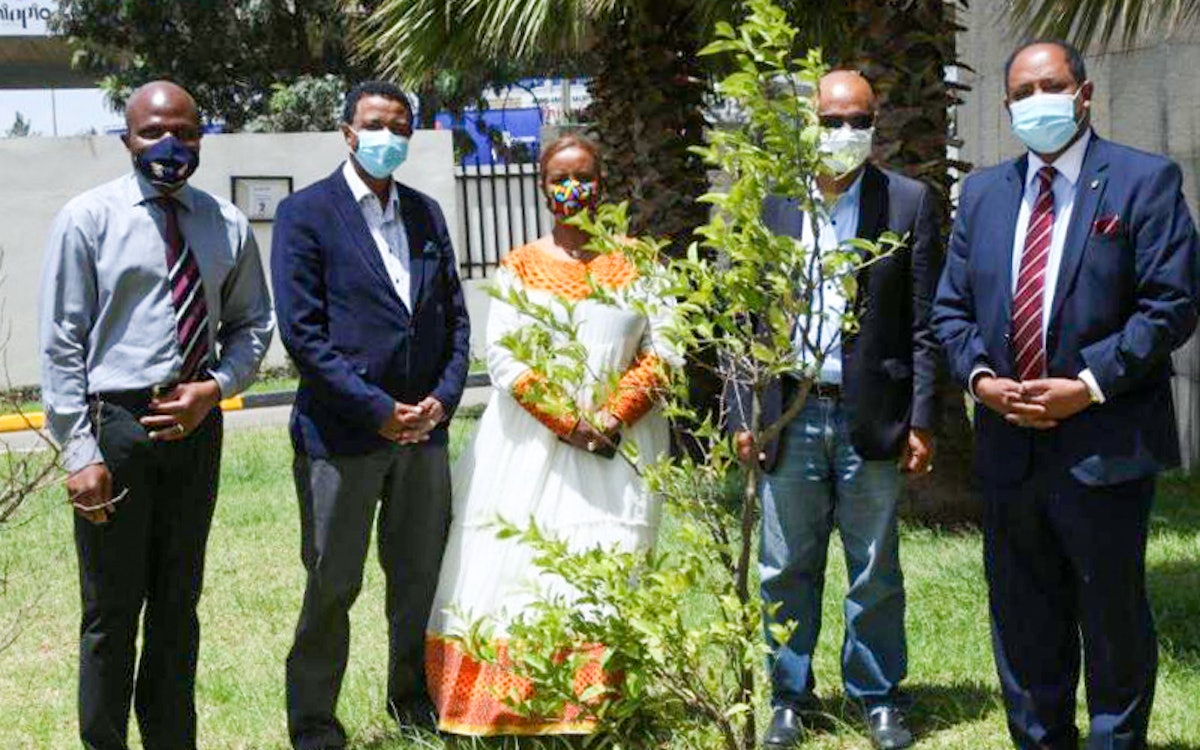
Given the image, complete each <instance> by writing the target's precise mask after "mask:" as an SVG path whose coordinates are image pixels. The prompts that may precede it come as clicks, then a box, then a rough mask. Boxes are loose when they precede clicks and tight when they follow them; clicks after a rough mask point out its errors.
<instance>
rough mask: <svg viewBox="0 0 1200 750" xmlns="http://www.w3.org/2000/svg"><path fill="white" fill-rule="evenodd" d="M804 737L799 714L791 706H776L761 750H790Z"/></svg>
mask: <svg viewBox="0 0 1200 750" xmlns="http://www.w3.org/2000/svg"><path fill="white" fill-rule="evenodd" d="M803 737H804V724H803V723H802V722H801V721H800V712H799V711H797V710H796V709H795V708H792V707H791V706H776V707H775V710H774V711H772V712H771V723H770V724H769V725H768V726H767V733H766V734H765V735H763V750H792V748H794V747H796V745H798V744H799V743H800V740H801V739H803Z"/></svg>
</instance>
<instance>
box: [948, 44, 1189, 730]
mask: <svg viewBox="0 0 1200 750" xmlns="http://www.w3.org/2000/svg"><path fill="white" fill-rule="evenodd" d="M1005 81H1006V92H1007V99H1006V104H1007V106H1008V109H1009V112H1010V114H1011V117H1012V127H1013V130H1014V132H1015V133H1016V134H1017V136H1018V137H1019V138H1020V139H1021V140H1022V141H1023V142H1024V143H1025V145H1026V147H1027V148H1028V153H1027V154H1026V155H1024V156H1022V157H1020V158H1018V159H1015V160H1013V161H1009V162H1005V163H1004V164H1001V165H999V166H997V167H993V168H991V169H987V170H984V171H981V172H979V173H977V174H973V175H971V176H970V177H969V178H968V179H967V180H966V182H965V183H964V185H963V190H962V196H961V199H960V202H959V208H958V215H957V217H956V220H955V225H954V231H953V234H952V236H951V240H950V252H949V258H948V260H947V263H946V269H945V272H944V275H943V277H942V280H941V285H940V287H939V290H938V297H937V303H936V308H935V313H934V325H935V328H936V330H937V334H938V337H939V338H940V339H941V340H942V343H943V344H944V345H945V348H946V352H947V355H948V358H949V361H950V368H951V371H952V372H953V374H954V376H955V377H956V378H957V379H958V380H959V381H960V382H961V383H962V384H963V385H964V386H965V387H968V388H970V390H971V392H972V394H973V395H974V396H975V398H976V399H977V401H978V402H979V405H978V406H977V407H976V409H975V432H976V471H977V473H978V475H979V477H980V479H981V486H982V489H983V497H984V514H985V515H984V524H985V525H984V557H985V562H986V568H987V579H988V589H989V597H990V604H991V616H992V633H993V646H994V650H995V656H996V666H997V670H998V671H999V675H1000V684H1001V687H1002V689H1003V693H1004V700H1005V704H1006V707H1007V709H1008V723H1009V729H1010V731H1011V733H1012V737H1013V741H1014V742H1015V743H1016V745H1017V747H1020V748H1072V749H1073V748H1075V747H1077V744H1078V736H1079V733H1078V730H1077V729H1076V727H1075V721H1074V717H1075V689H1076V685H1077V683H1078V681H1079V671H1080V646H1081V644H1080V634H1081V633H1082V651H1083V657H1084V661H1085V663H1086V667H1087V669H1086V675H1087V677H1086V682H1087V694H1088V710H1089V714H1090V716H1091V732H1090V736H1089V738H1088V747H1089V748H1095V749H1097V750H1099V748H1105V749H1106V750H1114V749H1117V750H1124V749H1125V748H1143V747H1145V742H1146V729H1147V723H1148V720H1149V716H1150V704H1151V702H1152V699H1153V694H1154V680H1155V672H1156V664H1157V646H1156V643H1155V635H1154V624H1153V621H1152V618H1151V614H1150V607H1149V604H1148V602H1147V599H1146V587H1145V552H1146V535H1147V524H1148V521H1149V515H1150V506H1151V503H1152V501H1153V497H1154V481H1155V475H1156V474H1157V473H1158V472H1159V471H1161V470H1163V469H1165V468H1169V467H1173V466H1176V465H1178V463H1179V447H1178V442H1177V437H1176V428H1175V416H1174V413H1173V407H1172V403H1171V390H1170V377H1171V358H1170V355H1171V351H1172V350H1173V349H1175V348H1176V347H1178V346H1179V345H1180V344H1182V343H1184V341H1186V340H1187V338H1188V336H1189V335H1190V334H1191V332H1192V330H1193V329H1194V327H1195V325H1196V296H1195V295H1196V288H1195V287H1196V280H1197V260H1198V254H1197V238H1196V230H1195V227H1194V225H1193V223H1192V219H1191V216H1190V214H1189V213H1188V209H1187V206H1186V204H1185V203H1184V199H1183V195H1182V193H1181V191H1180V171H1179V168H1178V167H1177V166H1175V165H1174V164H1173V163H1171V162H1170V161H1168V160H1167V159H1165V158H1162V157H1160V156H1155V155H1151V154H1146V153H1142V152H1139V151H1134V150H1133V149H1130V148H1127V147H1124V146H1119V145H1117V144H1115V143H1112V142H1109V141H1105V140H1103V139H1101V138H1099V137H1098V136H1097V135H1096V134H1095V133H1093V132H1092V130H1091V125H1090V118H1089V110H1090V105H1091V98H1092V84H1091V82H1089V81H1088V80H1087V73H1086V70H1085V69H1084V64H1083V60H1082V59H1081V58H1080V56H1079V53H1078V52H1077V51H1076V50H1075V49H1074V48H1073V47H1071V46H1070V45H1068V44H1066V43H1064V42H1059V41H1050V42H1035V43H1032V44H1029V45H1025V46H1023V47H1021V48H1019V49H1018V50H1017V51H1016V52H1014V53H1013V56H1012V57H1011V58H1010V59H1009V62H1008V65H1007V66H1006V69H1005Z"/></svg>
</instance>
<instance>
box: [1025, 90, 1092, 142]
mask: <svg viewBox="0 0 1200 750" xmlns="http://www.w3.org/2000/svg"><path fill="white" fill-rule="evenodd" d="M1082 90H1083V89H1080V90H1079V91H1082ZM1079 91H1076V92H1075V93H1074V94H1034V95H1033V96H1027V97H1025V98H1024V99H1021V100H1019V101H1015V102H1013V103H1012V104H1009V105H1008V111H1009V114H1010V115H1012V129H1013V134H1014V135H1016V136H1017V138H1020V139H1021V143H1024V144H1025V146H1026V148H1028V149H1029V150H1030V151H1033V152H1034V153H1038V154H1053V153H1056V152H1058V151H1060V150H1062V148H1063V147H1064V146H1066V145H1067V144H1068V143H1070V142H1071V138H1073V137H1074V136H1075V133H1076V132H1078V130H1079V123H1078V122H1076V120H1075V99H1076V98H1077V97H1078V96H1079Z"/></svg>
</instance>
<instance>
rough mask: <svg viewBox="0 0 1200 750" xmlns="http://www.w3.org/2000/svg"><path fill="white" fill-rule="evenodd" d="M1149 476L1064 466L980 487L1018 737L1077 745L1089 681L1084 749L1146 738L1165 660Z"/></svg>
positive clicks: (996, 640)
mask: <svg viewBox="0 0 1200 750" xmlns="http://www.w3.org/2000/svg"><path fill="white" fill-rule="evenodd" d="M1153 499H1154V477H1148V478H1145V479H1139V480H1135V481H1132V482H1126V483H1123V484H1118V485H1113V486H1108V487H1089V486H1085V485H1083V484H1080V483H1079V482H1077V481H1076V480H1075V479H1074V478H1073V477H1071V475H1070V474H1069V472H1068V471H1067V470H1066V469H1065V468H1062V469H1059V470H1057V471H1056V470H1049V469H1046V470H1042V471H1039V472H1037V473H1036V474H1035V475H1034V476H1033V477H1032V478H1031V479H1029V480H1027V481H1025V482H1023V483H1021V484H1018V485H1016V486H1012V487H997V486H990V487H985V488H984V558H985V560H984V561H985V563H986V568H987V579H988V594H989V600H990V605H991V615H992V640H993V649H994V652H995V656H996V667H997V670H998V672H999V676H1000V684H1001V688H1002V691H1003V694H1004V702H1005V707H1006V709H1007V712H1008V726H1009V731H1010V733H1011V734H1012V738H1013V741H1014V743H1015V744H1016V746H1017V747H1019V748H1022V749H1023V750H1024V749H1026V748H1028V749H1030V750H1033V749H1034V748H1052V749H1053V750H1060V749H1065V748H1069V749H1070V750H1076V748H1077V747H1078V743H1079V731H1078V729H1076V727H1075V690H1076V686H1077V685H1078V682H1079V673H1080V661H1081V658H1080V657H1081V655H1082V662H1083V666H1084V682H1085V684H1086V686H1087V704H1088V714H1089V716H1090V732H1089V737H1088V742H1087V747H1088V748H1089V750H1137V749H1139V748H1144V747H1145V746H1146V730H1147V726H1148V723H1149V719H1150V705H1151V703H1152V702H1153V700H1154V681H1155V676H1156V673H1157V666H1158V645H1157V641H1156V640H1155V632H1154V621H1153V618H1152V616H1151V612H1150V605H1149V602H1148V600H1147V597H1146V562H1145V561H1146V541H1147V533H1148V526H1149V518H1150V507H1151V504H1152V502H1153Z"/></svg>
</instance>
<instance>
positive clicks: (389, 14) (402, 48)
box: [343, 0, 737, 85]
mask: <svg viewBox="0 0 1200 750" xmlns="http://www.w3.org/2000/svg"><path fill="white" fill-rule="evenodd" d="M343 2H344V5H345V7H346V8H347V10H352V9H354V8H357V7H358V6H359V3H358V2H357V0H343ZM641 4H642V3H641V2H639V0H382V1H381V2H380V3H379V4H378V5H377V6H376V7H375V9H374V10H373V11H372V12H371V13H370V14H368V15H366V16H365V17H363V18H362V20H361V21H360V23H359V24H358V25H357V28H356V33H355V37H356V39H355V41H356V48H357V51H358V55H359V56H360V57H361V58H364V59H367V60H370V61H372V62H373V63H375V65H376V66H377V67H378V69H379V72H380V73H381V74H383V75H386V76H389V77H392V78H395V79H397V80H398V81H401V82H402V83H405V84H408V85H412V84H415V83H417V82H419V81H421V80H424V79H427V78H428V77H429V76H431V75H433V74H436V73H437V72H438V71H439V70H446V69H454V70H471V69H473V68H479V67H486V66H487V65H488V64H489V63H490V62H494V61H496V60H503V61H508V62H520V61H530V60H538V59H557V60H563V59H567V58H570V57H571V56H573V55H578V54H581V53H585V52H587V51H588V50H590V49H591V48H592V47H593V45H594V42H595V36H596V34H598V33H602V32H601V30H602V29H607V28H609V27H608V23H609V22H610V21H611V20H612V19H613V18H615V17H617V16H618V14H623V13H630V12H634V11H636V10H637V9H638V8H639V6H640V5H641ZM687 5H689V6H690V7H689V13H690V18H689V21H690V22H691V23H695V24H699V25H700V27H701V28H705V29H707V28H711V25H712V23H713V22H714V21H715V20H716V19H718V18H728V17H729V16H730V15H731V14H732V13H733V10H734V8H735V7H736V5H737V3H736V2H735V0H697V1H696V2H692V3H688V4H687Z"/></svg>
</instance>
